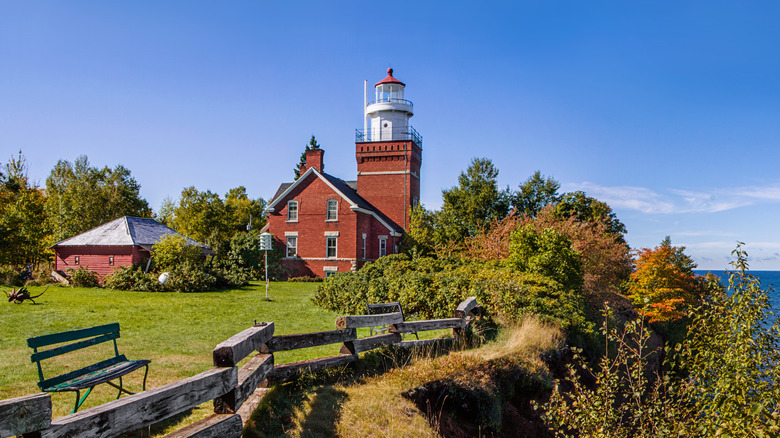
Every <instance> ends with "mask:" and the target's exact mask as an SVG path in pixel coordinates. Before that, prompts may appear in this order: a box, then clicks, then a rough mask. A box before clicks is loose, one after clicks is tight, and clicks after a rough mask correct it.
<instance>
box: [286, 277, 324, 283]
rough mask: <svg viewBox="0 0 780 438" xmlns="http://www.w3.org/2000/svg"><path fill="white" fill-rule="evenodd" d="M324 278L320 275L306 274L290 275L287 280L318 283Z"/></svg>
mask: <svg viewBox="0 0 780 438" xmlns="http://www.w3.org/2000/svg"><path fill="white" fill-rule="evenodd" d="M323 280H324V278H322V277H308V276H302V277H290V278H288V279H287V281H292V282H297V283H318V282H322V281H323Z"/></svg>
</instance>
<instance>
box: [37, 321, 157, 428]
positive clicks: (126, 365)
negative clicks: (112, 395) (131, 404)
mask: <svg viewBox="0 0 780 438" xmlns="http://www.w3.org/2000/svg"><path fill="white" fill-rule="evenodd" d="M118 337H119V323H113V324H106V325H101V326H97V327H90V328H85V329H80V330H71V331H67V332H62V333H53V334H50V335H43V336H36V337H34V338H29V339H27V345H28V346H29V347H30V348H32V349H33V354H32V355H31V356H30V360H31V361H32V362H35V363H36V364H37V365H38V378H39V379H40V381H39V382H38V387H39V388H41V390H42V391H44V392H65V391H75V392H76V405H75V407H74V408H73V412H71V413H75V412H76V411H78V409H79V407H81V405H82V404H83V403H84V400H86V399H87V396H88V395H89V393H90V392H92V388H94V387H95V386H97V385H99V384H101V383H108V384H109V385H111V386H113V387H114V388H117V389H118V390H119V393H118V394H117V396H116V398H117V399H118V398H119V397H120V396H121V395H122V393H123V392H124V393H127V394H135V393H134V392H130V391H128V390H126V389H124V387H123V386H122V376H124V375H125V374H128V373H130V372H132V371H135V370H137V369H139V368H141V367H146V371H144V382H143V390H144V391H145V390H146V376H147V374H148V373H149V362H150V361H148V360H128V359H127V358H126V357H125V355H124V354H119V350H118V348H117V345H116V339H117V338H118ZM87 338H89V339H87ZM80 339H84V340H80ZM72 341H78V342H72ZM107 341H114V357H111V358H109V359H106V360H104V361H101V362H97V363H95V364H92V365H89V366H87V367H84V368H81V369H78V370H75V371H71V372H69V373H65V374H62V375H59V376H55V377H50V378H48V379H46V378H44V376H43V368H42V367H41V362H42V361H44V360H46V359H49V358H52V357H55V356H59V355H62V354H66V353H70V352H73V351H76V350H80V349H82V348H87V347H90V346H93V345H97V344H100V343H103V342H107ZM66 342H72V343H69V344H65V345H61V346H58V347H54V348H50V349H48V350H44V351H38V349H39V348H40V347H47V346H51V345H54V344H64V343H66ZM117 379H118V380H119V384H118V385H117V384H115V383H113V382H111V380H117ZM83 389H87V392H86V393H85V394H84V396H83V397H81V398H79V396H80V395H81V390H83Z"/></svg>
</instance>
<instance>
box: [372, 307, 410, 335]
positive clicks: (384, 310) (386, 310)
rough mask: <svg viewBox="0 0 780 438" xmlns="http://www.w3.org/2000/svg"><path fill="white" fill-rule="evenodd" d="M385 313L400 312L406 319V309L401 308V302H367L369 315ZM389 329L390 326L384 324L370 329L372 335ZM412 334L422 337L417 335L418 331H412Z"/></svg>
mask: <svg viewBox="0 0 780 438" xmlns="http://www.w3.org/2000/svg"><path fill="white" fill-rule="evenodd" d="M385 313H400V314H401V318H403V319H404V320H405V318H406V317H405V316H404V311H403V309H402V308H401V303H399V302H394V303H376V304H369V303H366V314H367V315H382V314H385ZM387 329H388V326H383V327H379V328H375V327H371V328H370V329H369V330H370V332H371V336H373V335H375V334H378V333H386V332H387ZM410 334H412V335H414V337H415V338H417V339H420V337H419V336H418V335H417V332H410Z"/></svg>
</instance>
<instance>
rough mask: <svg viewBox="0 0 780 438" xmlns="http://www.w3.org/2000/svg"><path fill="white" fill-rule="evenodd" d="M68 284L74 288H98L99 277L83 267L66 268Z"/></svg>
mask: <svg viewBox="0 0 780 438" xmlns="http://www.w3.org/2000/svg"><path fill="white" fill-rule="evenodd" d="M68 276H69V277H70V283H71V285H73V286H76V287H100V277H98V274H97V272H95V271H90V270H88V269H87V268H85V267H83V266H79V268H78V269H73V268H68Z"/></svg>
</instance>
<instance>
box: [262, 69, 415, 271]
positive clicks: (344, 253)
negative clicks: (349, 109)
mask: <svg viewBox="0 0 780 438" xmlns="http://www.w3.org/2000/svg"><path fill="white" fill-rule="evenodd" d="M405 86H406V85H405V84H404V83H403V82H401V81H399V80H398V79H396V78H394V77H393V70H392V69H388V70H387V77H386V78H384V79H382V80H381V81H379V82H377V83H376V85H375V86H374V91H375V99H374V100H373V101H371V102H368V99H366V102H365V105H364V110H365V125H364V128H363V129H362V130H358V131H357V135H356V139H355V158H356V160H357V170H358V172H357V180H356V181H344V180H342V179H340V178H337V177H335V176H332V175H329V174H327V173H325V171H324V169H325V167H324V156H325V151H323V150H322V149H316V150H310V151H306V164H305V165H304V166H302V167H301V176H300V178H298V179H297V180H296V181H295V182H292V183H284V184H282V185H281V186H279V189H278V190H277V191H276V194H275V195H274V197H273V199H272V200H271V202H269V203H268V207H267V208H266V210H265V214H266V216H267V218H268V231H269V232H271V233H273V234H274V238H275V239H276V241H277V243H278V244H280V245H282V246H284V248H285V257H284V259H283V263H284V264H285V265H286V266H287V267H288V268H289V269H290V270H291V271H292V274H291V275H292V276H303V275H310V276H311V275H314V276H320V277H321V276H326V275H328V274H330V273H333V272H344V271H350V270H356V269H358V268H359V267H360V266H362V265H363V263H365V262H366V261H371V260H376V259H377V258H379V257H381V256H383V255H386V254H393V253H395V252H397V249H398V245H399V244H400V243H401V239H402V238H403V233H404V230H406V229H407V228H408V227H409V213H410V210H411V208H412V206H414V205H416V204H417V203H418V202H419V199H420V166H421V165H422V137H421V136H420V135H419V134H418V133H417V131H415V130H414V128H412V127H411V125H409V119H410V118H411V117H412V115H413V105H412V102H410V101H409V100H406V99H404V88H405ZM369 123H370V127H369Z"/></svg>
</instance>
